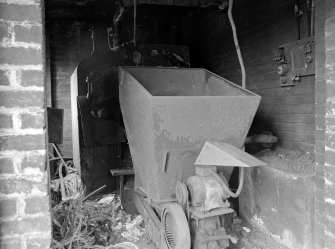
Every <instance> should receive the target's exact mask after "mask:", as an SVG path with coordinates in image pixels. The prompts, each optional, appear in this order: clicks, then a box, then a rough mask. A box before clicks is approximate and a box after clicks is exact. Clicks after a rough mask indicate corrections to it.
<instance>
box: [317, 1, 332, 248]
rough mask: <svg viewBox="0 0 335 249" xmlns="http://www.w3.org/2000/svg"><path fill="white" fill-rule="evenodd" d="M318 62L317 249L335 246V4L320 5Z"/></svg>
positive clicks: (326, 2)
mask: <svg viewBox="0 0 335 249" xmlns="http://www.w3.org/2000/svg"><path fill="white" fill-rule="evenodd" d="M316 3H317V4H318V5H319V6H320V9H321V10H322V12H317V14H318V19H316V28H317V29H316V31H318V32H317V33H316V36H317V37H319V38H318V41H319V42H318V47H317V49H318V54H319V56H318V58H317V61H316V62H317V71H316V78H317V81H316V88H315V89H316V95H315V100H316V125H317V126H316V129H317V130H316V132H317V133H316V134H317V136H316V138H317V141H316V146H315V151H316V154H315V155H316V175H315V182H316V189H315V224H316V226H315V234H316V246H315V248H329V249H330V248H333V247H334V242H335V212H334V210H335V195H334V192H335V136H334V134H335V129H334V124H335V111H334V110H335V90H334V89H335V45H334V44H335V3H334V1H321V0H319V1H316Z"/></svg>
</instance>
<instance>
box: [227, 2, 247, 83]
mask: <svg viewBox="0 0 335 249" xmlns="http://www.w3.org/2000/svg"><path fill="white" fill-rule="evenodd" d="M233 1H234V0H229V7H228V19H229V22H230V25H231V29H232V31H233V37H234V43H235V48H236V52H237V57H238V61H239V62H240V66H241V72H242V88H246V83H245V80H246V74H245V67H244V63H243V58H242V54H241V49H240V46H239V44H238V39H237V34H236V26H235V23H234V19H233V14H232V9H233Z"/></svg>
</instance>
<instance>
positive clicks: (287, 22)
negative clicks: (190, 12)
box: [196, 0, 315, 153]
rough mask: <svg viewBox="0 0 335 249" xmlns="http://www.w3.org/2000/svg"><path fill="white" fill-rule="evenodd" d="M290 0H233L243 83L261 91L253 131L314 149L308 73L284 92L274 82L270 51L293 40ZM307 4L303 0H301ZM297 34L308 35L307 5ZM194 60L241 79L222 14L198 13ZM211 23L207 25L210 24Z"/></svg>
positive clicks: (287, 144) (282, 143)
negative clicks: (245, 82)
mask: <svg viewBox="0 0 335 249" xmlns="http://www.w3.org/2000/svg"><path fill="white" fill-rule="evenodd" d="M294 3H295V1H277V0H261V1H260V0H257V1H256V0H240V1H234V9H233V16H234V20H235V23H236V26H237V30H238V38H239V43H240V47H241V50H242V55H243V58H244V63H245V66H246V72H247V88H248V89H250V90H252V91H254V92H256V93H258V94H259V95H261V96H262V102H261V105H260V108H259V111H258V114H257V119H256V120H255V121H256V122H257V123H256V124H257V125H256V126H258V130H257V132H259V131H262V129H261V127H262V128H263V130H264V129H269V130H271V131H272V132H273V133H275V135H277V136H278V137H279V145H280V146H282V147H286V148H289V149H298V150H302V151H307V152H311V153H313V152H314V135H315V121H314V85H315V79H314V77H313V76H310V77H305V78H303V79H302V82H301V83H299V84H297V86H295V87H292V88H291V89H289V90H288V91H286V90H287V89H286V90H285V89H284V88H281V87H280V85H279V76H278V74H277V65H276V63H275V61H274V54H273V51H274V50H276V49H277V48H278V47H279V46H280V45H282V44H285V43H288V42H292V41H295V40H296V36H297V34H296V33H297V28H296V26H297V25H296V19H295V15H294ZM302 3H303V4H306V1H302ZM303 8H304V13H305V15H304V16H303V18H302V20H301V23H302V26H301V32H302V35H301V37H302V38H304V37H306V36H307V24H306V19H307V17H306V6H303ZM197 22H198V35H197V37H198V47H197V49H196V54H197V57H198V59H197V65H196V66H200V67H206V68H208V69H209V70H212V71H214V72H215V73H218V74H219V75H222V76H223V77H226V78H228V79H230V80H232V81H233V82H236V83H239V84H240V82H241V72H240V66H239V63H238V60H237V55H236V51H235V47H234V43H233V39H232V32H231V27H230V24H229V22H228V18H227V15H226V14H224V13H220V12H219V11H217V10H210V9H208V10H203V11H202V12H201V14H200V16H199V17H198V20H197ZM209 27H210V28H209Z"/></svg>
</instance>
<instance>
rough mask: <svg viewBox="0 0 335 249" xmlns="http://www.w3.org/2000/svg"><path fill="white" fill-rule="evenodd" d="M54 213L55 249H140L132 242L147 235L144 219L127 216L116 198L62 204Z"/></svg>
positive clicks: (82, 200) (110, 195) (71, 200)
mask: <svg viewBox="0 0 335 249" xmlns="http://www.w3.org/2000/svg"><path fill="white" fill-rule="evenodd" d="M52 213H53V243H52V248H55V249H56V248H59V249H70V248H71V249H75V248H78V249H79V248H86V249H95V248H97V249H99V248H110V249H111V248H126V249H137V246H136V245H135V244H133V243H131V242H137V241H138V240H139V239H140V237H142V236H143V235H144V234H145V229H144V223H143V219H142V217H141V216H140V215H138V216H136V217H133V216H132V215H131V214H127V213H126V212H125V211H124V210H123V209H122V206H121V201H120V198H119V197H118V196H116V195H115V194H109V195H106V196H103V197H99V198H95V199H93V200H85V198H84V197H83V196H80V197H79V198H77V199H69V200H67V201H62V202H61V203H59V204H57V205H55V206H54V207H53V208H52ZM123 242H124V243H123ZM126 242H127V243H126Z"/></svg>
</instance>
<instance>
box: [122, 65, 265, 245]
mask: <svg viewBox="0 0 335 249" xmlns="http://www.w3.org/2000/svg"><path fill="white" fill-rule="evenodd" d="M119 81H120V83H119V93H120V105H121V110H122V115H123V120H124V124H125V128H126V133H127V139H128V142H129V146H130V151H131V155H132V160H133V165H134V171H135V204H136V207H137V208H138V210H139V212H140V213H141V215H142V216H143V218H144V220H145V224H146V230H147V232H148V236H149V238H150V239H151V240H152V241H153V242H154V243H155V244H156V246H157V248H161V249H187V248H193V249H223V248H227V247H228V246H229V243H230V242H232V243H236V242H237V238H236V237H234V236H233V235H230V234H228V233H227V232H226V230H225V227H224V226H225V217H226V215H227V214H229V213H232V212H233V211H234V210H233V209H232V208H231V207H230V204H229V202H228V200H227V199H228V198H229V197H237V196H238V195H239V193H240V192H241V190H242V186H243V178H244V167H253V166H260V165H264V163H263V162H261V161H259V160H258V159H256V158H254V157H252V156H251V155H249V154H247V153H245V152H244V151H243V150H242V148H243V145H244V141H245V138H246V135H247V133H248V131H249V128H250V126H251V122H252V120H253V118H254V115H255V113H256V111H257V108H258V105H259V102H260V100H261V98H260V96H258V95H256V94H254V93H252V92H250V91H248V90H245V89H242V88H241V87H239V86H237V85H235V84H233V83H231V82H229V81H228V80H226V79H223V78H221V77H219V76H217V75H215V74H213V73H211V72H209V71H207V70H204V69H176V68H148V67H121V68H120V69H119ZM234 167H240V179H239V187H238V189H237V190H236V192H233V191H231V190H230V188H229V186H228V181H229V178H230V175H231V173H232V170H233V168H234Z"/></svg>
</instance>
